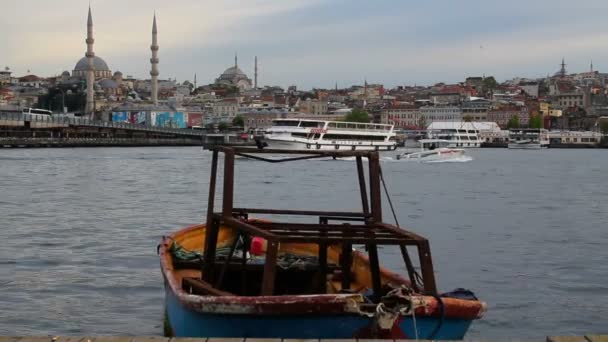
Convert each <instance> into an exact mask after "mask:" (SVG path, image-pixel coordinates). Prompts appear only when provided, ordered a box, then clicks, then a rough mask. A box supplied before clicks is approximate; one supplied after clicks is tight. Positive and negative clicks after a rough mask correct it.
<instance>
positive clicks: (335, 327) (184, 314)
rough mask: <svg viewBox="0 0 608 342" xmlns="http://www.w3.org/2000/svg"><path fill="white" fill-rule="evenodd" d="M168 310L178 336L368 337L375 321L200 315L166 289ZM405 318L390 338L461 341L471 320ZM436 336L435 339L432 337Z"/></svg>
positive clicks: (338, 317) (347, 317)
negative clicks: (415, 329)
mask: <svg viewBox="0 0 608 342" xmlns="http://www.w3.org/2000/svg"><path fill="white" fill-rule="evenodd" d="M165 293H166V298H165V308H166V314H167V317H166V318H167V320H168V324H169V327H170V329H171V334H172V335H173V336H175V337H226V338H229V337H255V338H314V339H321V338H324V339H330V338H331V339H340V338H354V337H360V338H366V337H371V336H368V335H369V334H371V330H370V327H371V326H372V325H373V323H374V322H373V319H372V318H368V317H365V316H361V315H355V314H340V315H322V314H319V315H280V316H269V315H263V316H255V315H238V314H213V313H200V312H196V311H193V310H191V309H189V308H188V307H186V306H184V305H182V304H181V303H180V302H179V300H178V299H177V297H176V296H175V295H174V294H173V293H172V291H171V288H170V287H169V286H167V285H166V287H165ZM415 321H416V322H415V325H416V328H417V330H418V334H417V335H416V333H415V331H414V319H412V317H411V316H407V317H403V318H402V319H401V320H400V321H399V324H398V327H395V328H394V329H393V330H392V332H391V335H392V336H391V338H416V337H418V338H419V339H429V338H431V337H432V338H433V339H444V340H460V339H462V338H463V337H464V335H465V333H466V332H467V330H468V328H469V326H470V324H471V320H465V319H447V318H446V319H444V320H441V319H440V318H430V317H418V318H416V319H415ZM432 334H434V336H431V335H432Z"/></svg>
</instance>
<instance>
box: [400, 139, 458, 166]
mask: <svg viewBox="0 0 608 342" xmlns="http://www.w3.org/2000/svg"><path fill="white" fill-rule="evenodd" d="M419 143H420V151H416V152H402V153H400V154H397V155H396V156H395V159H397V160H402V159H406V160H417V161H440V160H453V159H459V158H462V157H464V155H465V151H464V149H462V148H452V147H447V146H449V145H450V141H448V140H441V139H422V140H420V141H419Z"/></svg>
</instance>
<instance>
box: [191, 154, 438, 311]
mask: <svg viewBox="0 0 608 342" xmlns="http://www.w3.org/2000/svg"><path fill="white" fill-rule="evenodd" d="M211 151H212V153H213V155H212V159H211V175H210V181H209V198H208V202H207V218H206V223H207V224H206V230H205V246H204V256H203V262H202V278H203V279H201V280H202V281H203V282H206V283H208V284H215V286H214V287H215V288H216V289H217V290H219V287H220V285H221V283H222V280H223V277H224V274H225V271H226V269H227V268H228V266H229V265H230V263H231V261H232V260H231V259H232V255H233V252H234V250H235V249H236V244H237V242H236V241H238V236H258V237H261V238H264V239H266V240H267V251H266V261H265V264H264V266H263V280H262V287H261V293H260V295H262V296H272V295H273V294H274V285H275V274H276V268H277V256H278V249H279V244H280V243H313V244H317V245H318V246H319V252H318V260H319V265H318V266H319V272H320V274H322V275H325V274H327V270H328V264H327V248H328V246H330V245H341V246H342V255H341V257H340V265H339V266H338V267H339V268H340V269H341V270H342V280H341V281H342V289H343V290H347V291H348V290H350V286H351V281H352V279H351V276H350V268H351V265H352V261H353V255H352V253H353V250H352V245H353V244H365V246H366V249H367V252H368V255H369V264H370V273H371V280H372V288H373V298H374V299H377V300H378V299H379V298H380V297H381V295H382V294H381V292H382V284H381V271H380V264H379V258H378V245H398V246H399V247H400V250H401V255H402V258H403V260H404V263H405V266H406V269H407V273H408V276H409V280H410V284H411V287H412V289H413V290H414V291H416V292H418V293H423V294H427V295H433V296H436V295H437V287H436V283H435V275H434V271H433V262H432V258H431V251H430V246H429V242H428V240H427V239H426V238H424V237H422V236H420V235H418V234H416V233H413V232H411V231H408V230H405V229H401V228H400V227H397V226H395V225H392V224H388V223H384V222H382V193H381V186H382V185H381V169H380V159H379V154H378V152H377V151H327V150H319V151H314V150H312V151H311V150H301V151H298V150H276V149H254V148H248V147H228V146H215V147H212V148H211ZM220 153H222V154H223V155H224V172H223V191H222V193H223V199H222V209H221V211H219V212H215V211H214V210H215V195H216V183H217V173H218V160H219V154H220ZM269 154H279V155H289V156H288V157H283V158H280V159H275V158H268V157H267V156H266V155H269ZM292 155H293V156H292ZM236 156H241V157H246V158H252V159H256V160H260V161H265V162H270V163H279V162H288V161H295V160H304V159H317V158H328V157H331V158H342V157H355V158H356V166H357V177H358V183H359V191H360V195H361V206H362V211H361V212H342V211H319V210H283V209H260V208H235V207H234V167H235V157H236ZM363 158H367V159H368V161H369V163H368V164H369V165H368V167H369V170H368V173H369V197H368V194H367V185H366V180H365V171H364V166H363ZM250 214H274V215H301V216H318V218H319V223H318V224H316V223H315V224H310V223H289V222H266V221H261V220H248V218H249V215H250ZM330 221H341V222H343V223H342V224H330ZM344 222H346V223H344ZM350 222H353V223H350ZM357 222H359V223H357ZM221 226H224V227H230V228H233V229H235V231H236V234H237V238H236V239H235V240H234V243H233V244H232V246H231V252H230V253H229V256H228V258H227V259H226V260H225V261H223V262H219V261H218V260H216V247H217V243H218V235H219V230H220V227H221ZM245 245H246V244H245ZM407 246H414V247H416V248H417V251H418V259H419V264H420V271H421V276H420V275H418V273H417V271H416V269H415V267H414V264H413V262H412V259H411V258H410V256H409V254H408V250H407ZM244 248H245V249H247V246H245V247H244ZM246 252H247V250H245V251H244V252H243V253H242V255H243V257H242V260H241V262H242V266H241V267H242V270H243V286H245V282H246V280H245V274H246V272H245V266H246V259H245V258H246V254H247V253H246ZM420 278H422V279H421V280H422V284H419V281H420ZM325 281H326V280H325V276H323V277H319V281H318V284H317V285H318V289H319V291H323V292H324V288H325Z"/></svg>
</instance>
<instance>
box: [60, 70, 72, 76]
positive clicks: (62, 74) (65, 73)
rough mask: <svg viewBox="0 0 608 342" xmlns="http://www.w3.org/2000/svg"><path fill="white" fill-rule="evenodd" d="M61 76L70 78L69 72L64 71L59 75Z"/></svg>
mask: <svg viewBox="0 0 608 342" xmlns="http://www.w3.org/2000/svg"><path fill="white" fill-rule="evenodd" d="M61 76H67V77H70V72H69V71H67V70H66V71H64V72H62V73H61Z"/></svg>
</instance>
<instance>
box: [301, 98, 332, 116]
mask: <svg viewBox="0 0 608 342" xmlns="http://www.w3.org/2000/svg"><path fill="white" fill-rule="evenodd" d="M296 106H297V107H298V109H299V111H300V112H301V113H303V114H313V115H322V114H327V101H321V100H317V99H306V100H299V101H298V102H297V104H296Z"/></svg>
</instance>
